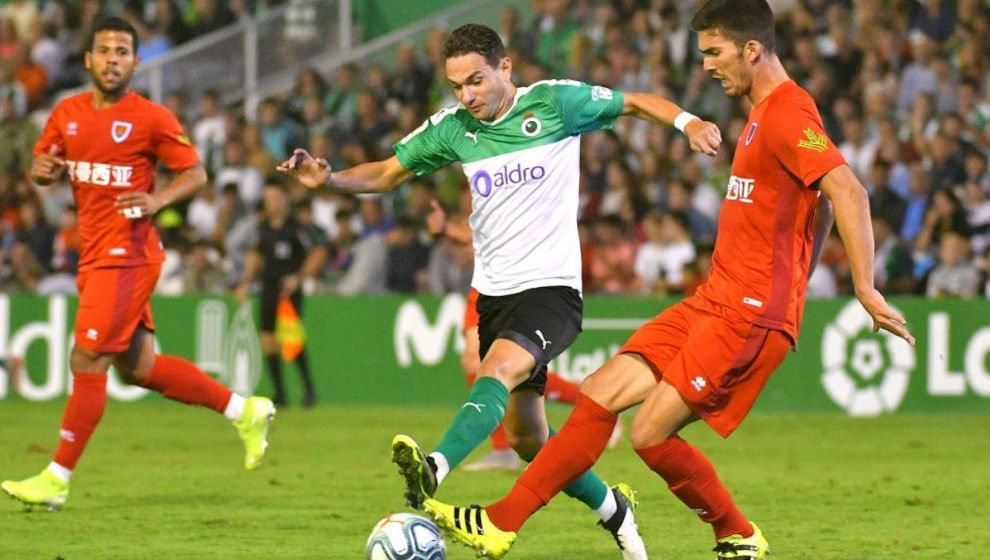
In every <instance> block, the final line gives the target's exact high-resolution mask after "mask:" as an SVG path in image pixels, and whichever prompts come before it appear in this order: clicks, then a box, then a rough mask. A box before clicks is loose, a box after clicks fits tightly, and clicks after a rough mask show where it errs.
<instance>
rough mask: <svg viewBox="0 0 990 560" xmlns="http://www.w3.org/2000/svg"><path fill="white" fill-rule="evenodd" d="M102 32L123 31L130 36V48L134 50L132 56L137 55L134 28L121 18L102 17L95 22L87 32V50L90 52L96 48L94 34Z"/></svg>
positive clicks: (136, 35) (136, 36)
mask: <svg viewBox="0 0 990 560" xmlns="http://www.w3.org/2000/svg"><path fill="white" fill-rule="evenodd" d="M102 31H123V32H125V33H127V34H129V35H130V36H131V46H132V47H133V48H134V54H137V50H138V34H137V30H135V29H134V26H132V25H131V24H129V23H127V22H126V21H124V20H123V18H119V17H116V16H110V17H104V18H100V19H99V20H97V22H96V23H95V24H94V25H93V29H91V30H90V32H89V50H90V51H92V50H93V48H94V47H95V46H96V34H97V33H100V32H102Z"/></svg>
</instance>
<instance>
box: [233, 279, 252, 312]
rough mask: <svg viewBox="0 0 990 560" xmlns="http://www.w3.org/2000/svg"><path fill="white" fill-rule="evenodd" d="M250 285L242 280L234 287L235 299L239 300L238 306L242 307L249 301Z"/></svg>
mask: <svg viewBox="0 0 990 560" xmlns="http://www.w3.org/2000/svg"><path fill="white" fill-rule="evenodd" d="M248 288H249V285H248V283H247V282H241V283H240V284H238V285H237V286H236V287H235V288H234V301H236V302H237V306H238V307H240V306H241V305H244V302H245V301H247V297H248Z"/></svg>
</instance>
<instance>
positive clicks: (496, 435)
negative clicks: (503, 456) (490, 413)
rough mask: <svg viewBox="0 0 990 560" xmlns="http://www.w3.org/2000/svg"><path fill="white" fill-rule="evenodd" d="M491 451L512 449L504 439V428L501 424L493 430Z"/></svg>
mask: <svg viewBox="0 0 990 560" xmlns="http://www.w3.org/2000/svg"><path fill="white" fill-rule="evenodd" d="M491 439H492V449H494V450H495V451H505V450H506V449H512V446H511V445H509V440H507V439H505V428H503V427H502V423H501V422H499V425H498V426H497V427H496V428H495V431H494V432H492V438H491Z"/></svg>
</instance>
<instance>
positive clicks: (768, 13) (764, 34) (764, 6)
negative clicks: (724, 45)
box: [691, 0, 777, 53]
mask: <svg viewBox="0 0 990 560" xmlns="http://www.w3.org/2000/svg"><path fill="white" fill-rule="evenodd" d="M709 29H717V30H718V31H719V32H720V33H722V34H723V35H725V36H726V37H728V38H729V39H732V42H733V43H735V44H736V45H738V46H739V47H742V46H743V45H745V44H746V42H747V41H757V42H759V43H760V44H762V45H763V48H764V50H766V51H767V52H769V53H772V52H775V51H776V49H777V46H776V39H775V35H774V29H773V10H771V9H770V4H768V3H767V0H708V1H707V2H705V3H704V5H702V6H701V8H699V9H698V11H697V12H695V14H694V17H693V18H691V30H692V31H694V32H695V33H700V32H702V31H707V30H709Z"/></svg>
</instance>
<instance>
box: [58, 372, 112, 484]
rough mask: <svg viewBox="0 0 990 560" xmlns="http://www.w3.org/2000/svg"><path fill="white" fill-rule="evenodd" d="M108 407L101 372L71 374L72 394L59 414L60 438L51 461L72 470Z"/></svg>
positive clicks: (105, 380)
mask: <svg viewBox="0 0 990 560" xmlns="http://www.w3.org/2000/svg"><path fill="white" fill-rule="evenodd" d="M106 404H107V376H106V374H103V373H82V372H80V373H73V375H72V395H70V396H69V402H67V403H65V412H64V413H63V414H62V429H61V431H60V433H59V435H60V436H61V437H60V438H59V440H58V449H56V450H55V459H54V461H55V462H56V463H58V464H59V465H61V466H63V467H65V468H67V469H69V470H72V469H74V468H76V463H77V462H78V461H79V457H81V456H82V454H83V450H85V449H86V442H88V441H89V436H91V435H92V434H93V430H95V429H96V425H97V424H99V423H100V418H102V417H103V409H104V408H105V407H106Z"/></svg>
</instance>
